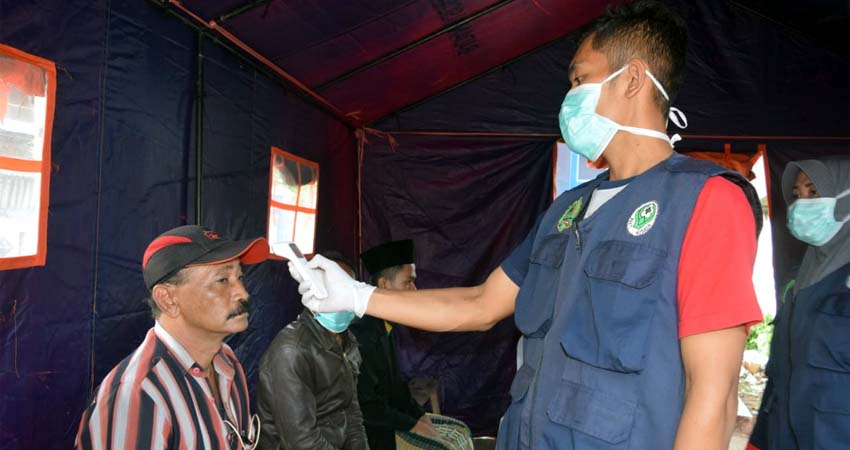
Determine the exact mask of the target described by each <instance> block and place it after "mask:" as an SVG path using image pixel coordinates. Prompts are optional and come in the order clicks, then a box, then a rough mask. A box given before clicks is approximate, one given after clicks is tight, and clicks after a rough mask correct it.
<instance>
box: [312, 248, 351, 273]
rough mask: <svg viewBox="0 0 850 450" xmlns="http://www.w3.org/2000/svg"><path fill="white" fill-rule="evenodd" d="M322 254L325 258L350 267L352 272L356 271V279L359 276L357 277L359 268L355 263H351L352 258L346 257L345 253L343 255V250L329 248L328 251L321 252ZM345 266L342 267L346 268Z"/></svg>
mask: <svg viewBox="0 0 850 450" xmlns="http://www.w3.org/2000/svg"><path fill="white" fill-rule="evenodd" d="M321 254H322V256H324V257H325V258H327V259H329V260H331V261H333V262H335V263H337V264H338V265H340V266H345V267H348V268H349V269H351V271H352V272H354V278H355V279H357V278H358V277H357V268H356V267H354V264H352V263H351V260H350V259H348V258H346V257H345V255H343V254H342V253H341V252H338V251H336V250H328V251H325V252H321ZM345 267H343V268H342V269H343V270H345ZM346 272H347V271H346Z"/></svg>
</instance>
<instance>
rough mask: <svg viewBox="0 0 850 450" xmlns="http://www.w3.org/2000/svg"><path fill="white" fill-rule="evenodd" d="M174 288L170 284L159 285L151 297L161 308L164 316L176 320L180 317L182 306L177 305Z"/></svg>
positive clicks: (154, 288) (155, 287)
mask: <svg viewBox="0 0 850 450" xmlns="http://www.w3.org/2000/svg"><path fill="white" fill-rule="evenodd" d="M174 294H175V292H174V286H171V285H168V284H157V285H156V286H154V287H153V290H151V297H152V298H153V301H154V302H155V303H156V306H157V307H159V310H160V311H161V312H162V314H165V315H166V316H168V317H171V318H175V317H177V316H179V315H180V305H179V304H177V299H176V297H175V295H174Z"/></svg>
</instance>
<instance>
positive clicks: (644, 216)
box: [626, 201, 658, 236]
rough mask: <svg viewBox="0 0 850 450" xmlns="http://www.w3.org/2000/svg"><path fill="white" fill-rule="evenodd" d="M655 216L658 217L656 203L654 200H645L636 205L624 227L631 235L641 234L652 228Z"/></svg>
mask: <svg viewBox="0 0 850 450" xmlns="http://www.w3.org/2000/svg"><path fill="white" fill-rule="evenodd" d="M656 218H658V203H657V202H655V201H651V202H646V203H644V204H642V205H640V206H638V207H637V209H636V210H635V212H633V213H632V215H631V216H630V217H629V222H628V224H627V225H626V229H628V230H629V234H631V235H632V236H641V235H643V234H646V232H647V231H649V230H650V229H651V228H652V225H654V224H655V219H656Z"/></svg>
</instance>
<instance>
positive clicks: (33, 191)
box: [0, 169, 41, 258]
mask: <svg viewBox="0 0 850 450" xmlns="http://www.w3.org/2000/svg"><path fill="white" fill-rule="evenodd" d="M40 193H41V174H40V173H28V172H12V171H9V170H2V169H0V258H13V257H16V256H31V255H35V254H36V251H37V250H38V211H39V209H38V205H39V198H40Z"/></svg>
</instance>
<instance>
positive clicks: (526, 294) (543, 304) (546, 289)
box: [514, 233, 570, 338]
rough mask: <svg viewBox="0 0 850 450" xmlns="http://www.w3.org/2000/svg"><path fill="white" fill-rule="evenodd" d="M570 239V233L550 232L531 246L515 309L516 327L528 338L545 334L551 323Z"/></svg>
mask: <svg viewBox="0 0 850 450" xmlns="http://www.w3.org/2000/svg"><path fill="white" fill-rule="evenodd" d="M569 238H570V235H569V233H558V234H550V235H547V236H544V237H543V238H541V239H540V241H539V242H537V243H535V246H534V248H533V249H532V252H531V257H530V258H529V262H530V264H529V268H528V275H527V276H526V278H525V281H524V282H523V283H522V287H521V288H520V290H519V293H518V294H517V299H516V309H515V311H514V321H515V322H516V325H517V328H519V329H520V331H522V332H523V334H525V335H526V336H528V337H533V338H534V337H542V336H544V335H545V334H546V332H547V331H548V330H549V326H550V325H551V324H552V314H553V311H554V305H555V299H556V298H557V294H558V283H559V279H560V271H559V269H560V267H561V263H562V262H563V260H564V252H565V250H566V245H567V242H568V241H569Z"/></svg>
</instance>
